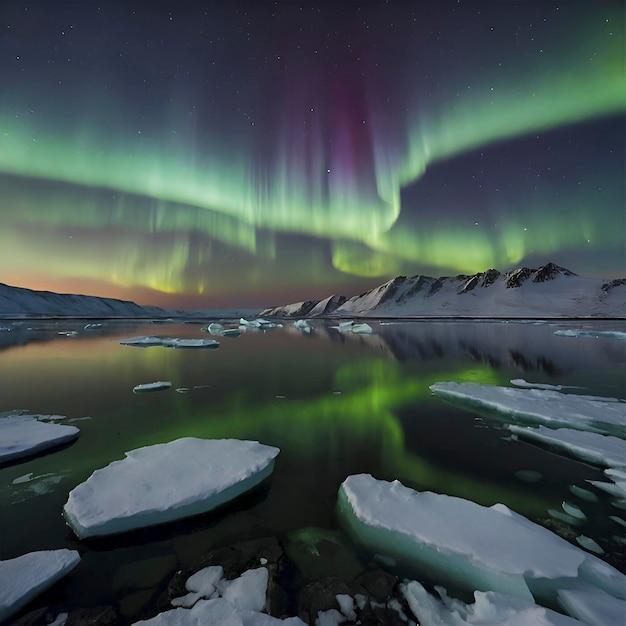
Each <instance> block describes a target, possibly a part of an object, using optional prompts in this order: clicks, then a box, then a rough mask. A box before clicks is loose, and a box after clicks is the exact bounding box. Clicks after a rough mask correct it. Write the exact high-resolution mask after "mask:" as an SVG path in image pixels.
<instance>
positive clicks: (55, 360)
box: [0, 322, 626, 619]
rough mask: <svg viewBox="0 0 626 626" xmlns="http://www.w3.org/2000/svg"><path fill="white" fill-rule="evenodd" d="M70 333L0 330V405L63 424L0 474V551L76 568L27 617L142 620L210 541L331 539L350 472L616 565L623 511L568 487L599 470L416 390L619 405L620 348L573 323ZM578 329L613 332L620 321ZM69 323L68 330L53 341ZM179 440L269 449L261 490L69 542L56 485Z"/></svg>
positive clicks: (624, 388)
mask: <svg viewBox="0 0 626 626" xmlns="http://www.w3.org/2000/svg"><path fill="white" fill-rule="evenodd" d="M28 326H30V327H31V328H33V327H38V328H39V330H36V331H34V330H26V327H28ZM83 326H84V323H80V324H79V323H68V322H49V323H46V324H43V323H37V324H34V323H32V322H29V323H23V324H22V326H21V327H19V328H18V327H14V329H13V330H12V331H10V332H9V331H3V332H2V333H0V335H1V337H0V381H1V382H0V412H1V411H9V410H14V409H28V410H29V412H31V413H42V414H60V415H64V416H67V418H68V420H67V421H66V422H64V423H73V424H74V425H76V426H77V427H79V428H80V431H81V434H80V437H79V439H78V440H77V441H76V442H75V443H74V444H72V445H69V446H67V447H65V448H63V449H61V450H58V451H55V452H53V453H50V454H47V455H45V456H41V457H37V458H34V459H31V460H27V461H24V462H21V463H17V464H14V465H10V466H8V467H5V468H3V469H2V470H0V507H1V509H0V558H2V559H7V558H12V557H15V556H18V555H20V554H23V553H25V552H29V551H33V550H41V549H54V548H62V547H68V548H72V549H77V550H79V551H80V553H81V557H82V562H81V564H80V566H79V567H78V568H77V569H76V570H74V571H73V572H72V573H71V574H70V575H69V576H68V577H67V578H66V579H64V580H63V581H62V582H61V583H60V584H59V585H57V586H56V587H55V588H54V589H53V591H52V592H50V593H48V594H46V595H45V596H44V597H43V598H40V599H38V600H37V601H35V602H34V603H33V604H32V605H30V606H29V607H28V610H32V609H33V608H36V607H38V606H45V605H46V603H47V604H52V603H66V604H67V606H69V607H72V606H78V607H80V606H85V607H88V606H96V605H103V604H112V605H115V606H116V607H117V608H118V609H119V610H120V611H121V613H122V614H123V615H124V616H125V617H126V618H128V619H132V618H133V617H134V616H136V615H145V614H146V611H148V612H149V610H150V607H151V606H157V605H158V603H159V598H161V597H162V594H163V590H164V588H165V587H167V582H168V580H169V578H170V577H171V575H172V574H173V573H174V572H175V571H176V570H179V569H185V568H188V567H191V566H192V565H193V564H194V562H195V561H196V560H197V558H198V557H199V556H201V555H202V554H203V553H205V552H206V551H208V550H210V549H212V548H214V547H219V546H223V545H229V544H232V543H234V542H236V541H239V540H243V539H250V538H255V537H263V536H268V535H271V536H276V537H278V538H279V539H281V540H285V538H288V537H289V536H290V533H293V532H294V531H298V530H299V529H303V528H306V527H311V526H314V527H318V528H323V529H330V530H339V532H340V526H339V524H338V521H337V519H336V515H335V509H334V506H335V502H336V494H337V490H338V487H339V485H340V484H341V482H342V481H343V480H344V479H345V478H346V477H347V476H349V475H350V474H355V473H360V472H367V473H371V474H372V475H373V476H375V477H376V478H380V479H386V480H393V479H396V478H397V479H399V480H401V481H402V482H403V483H405V484H406V485H408V486H411V487H414V488H416V489H420V490H432V491H436V492H440V493H446V494H450V495H456V496H461V497H465V498H468V499H471V500H474V501H475V502H479V503H481V504H485V505H491V504H494V503H495V502H502V503H504V504H506V505H507V506H509V507H511V508H512V509H514V510H515V511H517V512H519V513H521V514H522V515H525V516H527V517H529V518H530V519H532V520H533V521H536V522H539V523H541V524H542V525H544V526H548V527H550V528H551V529H553V530H555V531H556V532H558V533H559V534H561V535H563V536H565V537H566V538H567V539H569V540H571V541H574V540H575V537H576V535H579V534H584V535H586V536H589V537H591V538H593V539H594V540H595V541H597V542H598V543H599V544H600V546H601V547H602V548H603V549H604V550H605V554H604V555H603V557H602V558H605V559H606V560H607V561H609V562H611V563H612V564H613V565H615V566H617V567H619V568H620V569H621V570H622V571H624V569H625V565H624V561H625V558H624V542H623V536H624V532H623V527H621V526H619V525H618V524H616V522H615V521H614V520H611V519H609V516H619V517H621V518H622V519H623V518H624V517H625V515H624V513H625V512H624V511H623V510H620V509H619V508H616V507H615V506H614V504H613V503H612V502H611V500H610V498H609V497H608V496H607V495H606V494H603V492H601V491H599V490H597V489H594V488H593V487H591V486H590V485H589V484H588V483H587V482H586V481H588V480H603V476H602V473H601V471H600V470H598V469H595V468H593V467H591V466H589V465H586V464H584V463H580V462H577V461H574V460H570V459H566V458H563V457H560V456H557V455H555V454H553V453H550V452H548V451H545V450H542V449H539V448H536V447H533V446H532V445H530V444H527V443H523V442H519V441H514V440H511V438H510V437H509V436H508V433H507V431H506V430H504V428H503V422H501V421H497V420H493V419H491V418H487V417H481V416H479V415H477V414H475V413H472V412H466V411H463V410H461V409H458V408H455V407H452V406H450V405H448V404H446V403H444V402H442V401H441V400H439V399H437V398H434V397H432V396H431V393H430V391H429V385H431V384H432V383H434V382H437V381H459V382H461V381H473V382H482V383H490V384H498V385H510V382H509V381H510V380H511V379H515V378H524V379H526V380H528V381H530V382H539V383H549V384H559V385H572V386H573V387H574V388H572V389H569V390H568V392H570V393H583V394H587V395H598V396H610V397H619V398H624V397H626V350H625V348H626V342H623V341H620V340H619V339H591V338H575V337H560V336H556V335H554V331H555V330H557V329H561V328H580V327H582V325H581V324H573V323H569V324H567V323H519V322H518V323H504V322H407V323H396V324H388V323H382V324H378V323H372V326H373V327H374V331H375V334H374V335H372V336H356V335H350V334H348V335H344V334H340V333H338V332H337V331H335V330H333V329H331V328H328V327H325V326H323V325H322V323H321V322H320V323H319V326H318V327H317V328H316V329H315V330H314V331H313V332H312V333H311V334H310V335H305V334H302V333H301V332H300V331H298V330H296V329H294V328H293V327H292V326H291V325H289V324H287V325H286V326H285V328H282V329H280V328H279V329H272V330H269V331H266V332H246V333H243V334H242V335H241V336H240V337H238V338H234V339H232V338H221V345H220V347H219V349H217V350H177V349H171V348H163V347H151V348H137V347H130V346H122V345H120V344H119V342H120V340H122V339H125V338H128V337H131V336H135V335H151V334H158V335H164V336H168V337H194V338H200V337H203V338H206V337H207V335H206V334H205V333H202V332H200V325H195V324H165V325H164V324H159V325H157V324H151V323H128V322H126V323H123V322H110V323H107V324H105V325H104V326H103V327H102V328H98V329H87V330H85V329H84V328H83ZM585 327H586V328H593V329H596V330H618V331H619V330H622V331H624V330H626V323H624V322H612V323H609V322H594V323H587V324H586V325H585ZM20 328H21V330H20ZM72 329H77V330H78V336H76V337H66V336H61V335H59V334H58V332H59V331H60V330H72ZM156 380H169V381H171V382H172V388H171V389H170V390H167V391H160V392H155V393H146V394H133V392H132V389H133V387H134V386H135V385H137V384H139V383H147V382H152V381H156ZM177 388H178V389H181V388H185V389H186V390H187V391H186V392H184V393H183V392H180V391H176V389H177ZM181 391H182V390H181ZM77 418H78V419H77ZM82 418H85V419H82ZM70 420H76V421H70ZM185 436H195V437H205V438H239V439H252V440H257V441H260V442H262V443H265V444H269V445H273V446H277V447H279V448H280V450H281V452H280V455H279V456H278V458H277V461H276V467H275V471H274V474H273V476H272V477H271V479H270V480H269V482H268V484H267V485H265V487H264V488H263V489H260V490H258V491H257V492H255V493H254V494H252V495H251V496H249V497H246V498H244V499H243V500H242V501H241V502H239V503H237V504H235V505H234V506H230V507H227V508H226V509H224V510H222V511H219V512H217V513H213V514H209V515H205V516H201V517H199V518H194V519H192V520H188V521H185V522H183V523H177V524H173V525H169V526H165V527H161V528H158V529H155V530H149V531H143V532H140V533H133V534H132V535H129V536H122V537H117V538H110V539H106V540H99V541H96V542H81V541H79V540H77V539H76V538H75V537H74V535H73V534H72V532H71V531H70V529H69V528H68V527H67V526H66V525H65V523H64V521H63V518H62V517H61V510H62V507H63V505H64V503H65V502H66V500H67V496H68V493H69V491H70V490H71V489H72V488H73V487H75V486H76V485H77V484H78V483H80V482H82V481H84V480H86V479H87V478H88V476H89V475H90V474H91V473H92V472H93V471H94V470H95V469H97V468H100V467H103V466H105V465H107V464H108V463H109V462H111V461H113V460H116V459H120V458H123V456H124V452H125V451H127V450H131V449H133V448H138V447H141V446H146V445H151V444H155V443H161V442H166V441H170V440H173V439H176V438H179V437H185ZM529 470H530V471H531V472H530V473H528V471H529ZM528 476H530V477H532V478H534V479H535V480H534V481H533V482H529V481H528ZM155 480H156V481H157V484H158V476H155ZM572 486H578V487H582V488H584V489H590V490H592V491H593V492H594V493H595V494H596V496H597V502H591V501H586V500H582V499H580V498H579V497H577V496H576V495H574V494H573V493H572V491H571V487H572ZM563 501H566V502H570V503H573V504H575V505H576V506H579V507H580V508H582V509H583V511H584V512H585V513H586V515H587V517H588V520H587V521H586V522H583V523H582V524H581V525H580V526H578V527H576V528H573V527H570V526H568V525H567V524H566V523H564V522H562V521H559V520H556V519H554V518H553V517H551V516H550V514H549V513H548V511H549V510H550V509H556V510H561V511H562V509H561V505H562V503H563ZM355 554H356V553H355ZM326 567H327V569H328V571H327V575H334V574H340V573H341V572H338V571H337V570H338V569H339V568H340V567H341V564H340V563H337V562H332V560H331V561H330V562H328V564H327V565H326Z"/></svg>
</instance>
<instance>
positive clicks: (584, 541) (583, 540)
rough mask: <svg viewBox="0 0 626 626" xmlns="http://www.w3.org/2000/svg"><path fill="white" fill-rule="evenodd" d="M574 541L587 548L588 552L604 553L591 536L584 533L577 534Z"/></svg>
mask: <svg viewBox="0 0 626 626" xmlns="http://www.w3.org/2000/svg"><path fill="white" fill-rule="evenodd" d="M576 542H577V543H578V545H580V546H582V547H583V548H585V550H589V551H590V552H595V554H604V550H603V549H602V548H601V546H600V545H599V544H598V543H597V542H596V541H594V540H593V539H592V538H591V537H587V536H585V535H578V537H576Z"/></svg>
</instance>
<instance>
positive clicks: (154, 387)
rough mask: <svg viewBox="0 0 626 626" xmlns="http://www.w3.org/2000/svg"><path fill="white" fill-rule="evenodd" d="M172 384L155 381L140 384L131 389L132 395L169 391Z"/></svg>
mask: <svg viewBox="0 0 626 626" xmlns="http://www.w3.org/2000/svg"><path fill="white" fill-rule="evenodd" d="M171 386H172V383H171V382H170V381H169V380H157V381H155V382H153V383H142V384H141V385H135V386H134V387H133V393H146V392H149V391H161V390H163V389H169V388H170V387H171Z"/></svg>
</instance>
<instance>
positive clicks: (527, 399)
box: [430, 382, 626, 438]
mask: <svg viewBox="0 0 626 626" xmlns="http://www.w3.org/2000/svg"><path fill="white" fill-rule="evenodd" d="M430 389H431V391H432V392H433V394H435V395H436V396H439V397H441V398H444V399H446V400H449V401H452V402H455V403H458V404H460V405H462V406H467V407H469V408H472V409H487V410H489V411H495V412H497V413H499V414H501V415H504V416H505V417H507V418H510V419H512V420H516V421H519V422H522V423H533V424H543V425H545V426H549V427H551V428H558V427H563V428H573V429H576V430H589V431H592V432H597V433H601V434H607V435H616V436H618V437H622V438H623V437H626V403H625V402H618V401H616V400H615V398H601V397H595V396H579V395H575V394H566V393H560V392H558V391H550V390H544V389H514V388H512V387H498V386H496V385H483V384H480V383H456V382H445V383H444V382H442V383H435V384H434V385H431V386H430Z"/></svg>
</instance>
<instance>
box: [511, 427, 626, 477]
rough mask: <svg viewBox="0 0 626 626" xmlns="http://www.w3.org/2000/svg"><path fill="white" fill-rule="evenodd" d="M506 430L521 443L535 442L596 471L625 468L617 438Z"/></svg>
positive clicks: (625, 451) (625, 455)
mask: <svg viewBox="0 0 626 626" xmlns="http://www.w3.org/2000/svg"><path fill="white" fill-rule="evenodd" d="M508 429H509V430H510V431H511V432H512V433H513V434H514V435H515V436H516V437H519V438H520V439H524V440H527V441H531V442H536V443H538V444H540V445H543V446H546V447H548V448H552V449H554V450H555V451H557V452H561V453H565V454H567V455H568V456H571V457H574V458H575V459H581V460H583V461H587V462H588V463H591V464H593V465H597V466H599V467H616V466H620V465H626V441H624V439H620V438H619V437H613V436H611V435H601V434H600V433H592V432H587V431H583V430H572V429H571V428H556V429H552V428H547V427H546V426H538V427H536V428H529V427H527V426H515V425H509V426H508Z"/></svg>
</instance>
